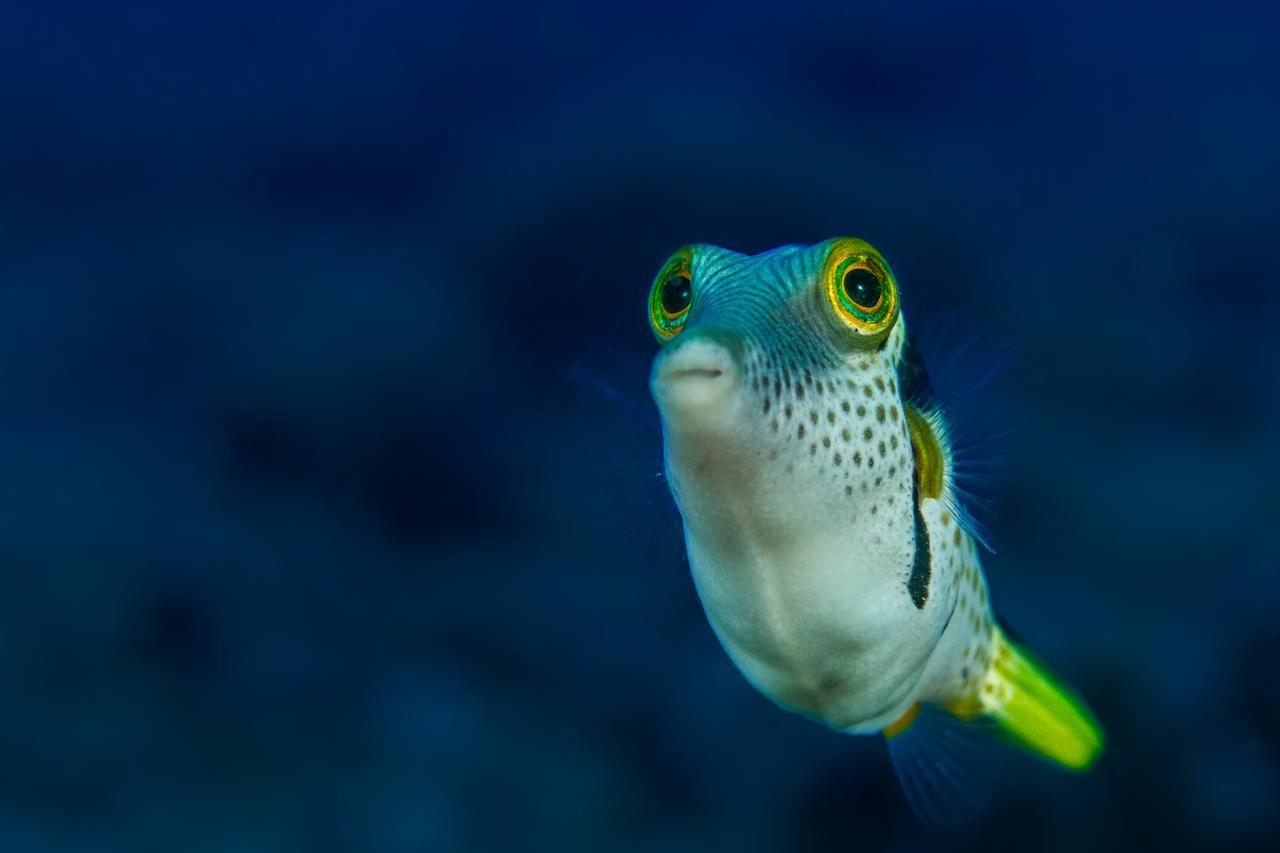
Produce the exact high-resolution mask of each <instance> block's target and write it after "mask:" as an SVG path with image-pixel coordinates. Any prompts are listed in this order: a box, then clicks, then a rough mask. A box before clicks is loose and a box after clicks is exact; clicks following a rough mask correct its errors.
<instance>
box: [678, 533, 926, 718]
mask: <svg viewBox="0 0 1280 853" xmlns="http://www.w3.org/2000/svg"><path fill="white" fill-rule="evenodd" d="M845 533H846V535H844V536H839V537H830V538H826V539H824V538H821V537H816V538H814V537H810V538H806V540H805V541H803V542H802V543H799V542H791V543H788V542H781V541H774V542H768V541H767V540H764V539H762V537H759V536H750V535H741V536H739V537H737V545H738V546H739V547H734V548H728V549H725V548H720V547H716V543H708V542H701V541H700V539H701V537H697V536H694V535H693V534H692V533H687V536H686V541H687V544H688V549H689V558H690V565H691V568H692V571H693V578H694V582H695V584H696V586H697V589H698V594H699V596H700V597H701V599H702V603H703V607H704V608H705V610H706V613H707V618H708V621H709V622H710V623H711V626H712V628H713V630H714V631H715V633H716V635H717V637H719V639H720V642H721V643H722V644H723V646H724V648H725V650H726V651H727V652H728V654H729V656H730V658H732V660H733V662H734V663H735V664H736V665H737V667H738V668H739V669H740V670H741V671H742V673H743V675H744V676H746V678H747V680H748V681H750V682H751V683H752V684H753V685H754V686H755V687H756V688H757V689H758V690H760V691H761V692H762V693H764V694H765V695H766V696H768V697H769V698H770V699H772V700H773V701H775V702H777V703H778V704H779V705H782V706H783V707H786V708H788V709H790V710H794V711H797V712H799V713H802V714H804V715H806V716H809V717H811V718H814V719H816V720H819V721H821V722H824V723H826V724H827V725H830V726H832V727H834V728H837V729H840V730H843V731H851V732H868V731H878V730H879V729H881V728H883V727H884V726H885V725H887V724H888V723H890V722H892V721H893V720H895V719H897V717H899V716H901V714H902V713H904V712H905V711H906V709H907V708H908V707H909V706H910V705H911V704H912V703H913V702H914V701H916V692H917V687H918V685H919V683H920V680H921V676H922V675H923V673H924V669H925V664H926V663H927V661H928V658H929V654H930V652H931V651H932V648H933V646H934V645H935V644H936V641H937V629H938V626H937V625H935V624H933V623H934V619H933V618H931V616H932V615H933V614H932V613H929V612H922V611H920V610H917V609H916V608H915V606H914V605H913V604H912V603H911V600H910V597H909V596H908V594H907V592H906V588H905V578H904V577H903V576H902V575H901V571H900V568H899V567H901V566H909V565H910V560H909V557H908V558H904V557H903V554H902V553H901V549H902V547H903V546H904V545H905V546H906V547H908V548H909V547H910V546H909V544H908V543H900V544H899V545H896V546H895V545H889V546H888V547H887V548H886V547H881V548H880V549H876V548H864V549H858V550H862V551H863V553H862V554H861V555H859V554H857V553H856V552H855V550H854V548H853V547H851V544H850V541H851V538H852V537H850V536H848V535H847V534H848V531H845ZM895 552H897V553H896V554H895ZM908 553H909V552H908Z"/></svg>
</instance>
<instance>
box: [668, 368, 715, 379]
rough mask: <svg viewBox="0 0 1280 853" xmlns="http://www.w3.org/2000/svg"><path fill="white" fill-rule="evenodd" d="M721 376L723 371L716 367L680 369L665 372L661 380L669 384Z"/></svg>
mask: <svg viewBox="0 0 1280 853" xmlns="http://www.w3.org/2000/svg"><path fill="white" fill-rule="evenodd" d="M723 375H724V371H723V370H721V369H720V368H718V367H682V368H680V369H678V370H669V371H667V372H666V373H664V374H663V375H662V378H663V379H664V380H666V381H668V382H671V381H678V380H681V379H718V378H719V377H721V376H723Z"/></svg>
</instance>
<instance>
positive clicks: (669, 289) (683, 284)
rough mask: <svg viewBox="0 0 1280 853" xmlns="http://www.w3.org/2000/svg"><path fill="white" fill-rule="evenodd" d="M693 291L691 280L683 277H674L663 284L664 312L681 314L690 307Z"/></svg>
mask: <svg viewBox="0 0 1280 853" xmlns="http://www.w3.org/2000/svg"><path fill="white" fill-rule="evenodd" d="M690 295H691V290H690V287H689V279H687V278H685V277H684V276H682V275H673V276H671V278H669V279H667V280H666V281H664V282H663V283H662V310H663V311H666V312H667V313H668V314H679V313H680V312H681V311H683V310H684V309H686V308H688V307H689V297H690Z"/></svg>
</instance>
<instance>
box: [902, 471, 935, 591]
mask: <svg viewBox="0 0 1280 853" xmlns="http://www.w3.org/2000/svg"><path fill="white" fill-rule="evenodd" d="M911 509H912V512H913V513H914V515H915V521H916V525H915V526H916V555H915V558H914V559H913V560H912V561H911V577H909V578H907V592H909V593H910V594H911V602H912V603H913V604H914V605H915V606H916V609H917V610H924V603H925V602H926V601H928V600H929V577H930V575H931V573H932V569H931V565H932V563H933V556H932V554H931V553H930V549H929V529H928V528H927V527H925V523H924V515H922V514H921V512H920V487H919V486H918V485H912V487H911Z"/></svg>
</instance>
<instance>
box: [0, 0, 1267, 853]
mask: <svg viewBox="0 0 1280 853" xmlns="http://www.w3.org/2000/svg"><path fill="white" fill-rule="evenodd" d="M1277 36H1280V27H1278V26H1277V14H1276V13H1275V12H1274V11H1265V10H1263V9H1262V6H1261V4H1253V3H1233V2H1226V3H1214V4H1190V3H1160V4H1155V3H1150V4H1132V5H1130V4H1123V5H1122V4H1115V3H1109V2H1108V3H1101V2H1089V1H1088V0H1087V1H1086V2H1073V3H1069V4H1058V5H1047V4H1037V3H1003V4H997V5H982V6H976V5H972V4H913V3H896V2H883V3H827V4H819V5H799V4H785V5H778V6H770V5H768V4H761V3H725V2H717V3H711V4H708V5H701V6H698V7H696V8H692V7H686V6H685V5H684V4H676V3H665V2H658V3H643V4H628V3H621V4H592V3H584V2H559V3H550V4H536V3H531V4H521V5H512V6H508V5H502V4H497V5H495V4H458V5H454V6H448V7H445V6H441V5H437V4H433V3H408V2H381V0H373V1H372V2H366V3H362V4H354V3H338V2H311V3H281V2H258V3H245V2H241V0H224V2H219V3H216V4H214V3H191V2H165V3H160V2H135V3H128V4H70V3H64V2H52V3H41V4H36V3H28V4H21V5H19V4H16V3H15V4H9V5H7V6H6V8H5V10H4V11H3V13H2V14H0V472H2V476H0V482H3V497H2V499H0V500H2V502H0V850H4V851H44V850H56V851H104V853H105V851H173V850H184V851H294V850H297V851H335V853H336V851H389V852H390V853H396V851H454V850H467V851H472V850H475V851H508V850H509V851H533V850H548V851H570V850H589V851H606V850H607V851H612V850H618V851H650V850H652V851H657V850H662V851H695V850H696V851H720V850H723V851H735V852H736V851H757V850H760V851H764V850H770V851H773V850H815V851H828V850H829V851H850V850H915V849H920V850H928V849H932V850H948V851H963V850H983V851H993V850H1004V849H1008V850H1031V849H1043V850H1061V851H1080V850H1093V851H1102V850H1133V849H1140V848H1148V849H1161V848H1163V849H1176V848H1181V847H1197V848H1210V847H1214V846H1218V845H1226V846H1230V847H1232V848H1234V849H1249V848H1252V849H1275V847H1274V845H1276V843H1277V840H1278V839H1280V809H1278V808H1277V805H1278V804H1280V684H1278V679H1280V627H1277V626H1278V625H1280V623H1278V621H1277V612H1278V611H1280V558H1278V557H1277V551H1276V542H1277V527H1278V524H1277V515H1278V511H1280V498H1278V497H1277V480H1278V475H1280V449H1278V448H1280V443H1278V441H1277V439H1278V438H1280V435H1278V431H1277V423H1278V420H1280V404H1278V403H1277V399H1278V392H1280V346H1278V344H1277V340H1278V338H1280V333H1278V331H1277V330H1278V323H1280V296H1278V293H1280V289H1278V288H1277V279H1278V275H1277V269H1280V261H1278V260H1277V245H1278V244H1280V241H1278V240H1277V227H1278V224H1280V156H1278V154H1277V152H1280V111H1278V108H1277V103H1278V102H1280V98H1278V95H1277V92H1278V91H1280V51H1277V50H1276V46H1275V45H1276V43H1277ZM837 234H854V235H859V236H862V237H865V238H867V239H869V240H871V241H872V242H874V243H875V244H876V245H877V246H878V247H879V248H881V249H882V250H883V251H884V253H885V254H886V256H887V257H888V258H889V259H890V261H891V263H892V264H893V265H894V268H895V271H896V272H897V274H898V277H899V279H900V280H901V282H902V287H903V289H904V293H905V297H904V298H905V300H906V310H907V312H908V316H910V317H911V318H913V322H914V321H915V318H920V320H919V322H921V323H923V322H925V318H927V317H929V316H930V315H934V314H937V313H940V312H947V311H957V312H960V313H961V314H963V315H965V316H967V317H971V318H973V320H974V322H975V323H976V324H978V325H980V326H981V327H983V328H986V329H988V330H989V331H990V336H991V338H992V339H1003V338H1007V337H1013V338H1017V339H1018V340H1019V341H1021V352H1020V355H1019V357H1018V359H1017V360H1016V361H1015V362H1014V364H1013V366H1012V368H1011V370H1010V372H1009V374H1008V376H1007V380H1008V388H1009V398H1010V401H1011V404H1010V405H1011V411H1010V413H1009V417H1010V419H1011V422H1012V423H1013V424H1014V425H1015V426H1016V432H1015V434H1014V437H1013V439H1012V458H1011V461H1010V463H1009V465H1008V472H1007V473H1008V480H1007V486H1006V489H1005V492H1004V498H1005V500H1004V509H1003V511H1002V513H1001V515H1000V519H999V522H998V524H997V528H996V532H997V539H998V540H999V542H1000V551H999V554H998V555H997V556H995V557H993V558H991V559H990V560H989V561H988V573H989V576H990V578H991V581H992V586H993V595H994V598H995V601H996V605H997V607H998V609H999V610H1000V611H1001V613H1002V614H1004V616H1005V618H1006V619H1007V620H1008V622H1009V624H1011V625H1012V626H1014V628H1015V629H1016V630H1017V632H1018V633H1019V635H1020V636H1022V637H1023V638H1024V639H1025V641H1026V642H1027V644H1028V645H1029V646H1031V647H1033V648H1034V649H1036V650H1037V651H1038V653H1039V654H1040V655H1041V657H1043V658H1044V659H1045V660H1046V661H1047V662H1049V663H1050V664H1051V665H1052V666H1053V667H1055V668H1056V669H1057V670H1058V671H1059V672H1061V673H1062V674H1063V675H1064V676H1065V677H1066V678H1067V679H1068V680H1070V681H1071V682H1072V683H1073V684H1075V685H1076V686H1077V687H1078V689H1079V690H1080V691H1081V692H1082V694H1083V695H1084V696H1086V697H1087V698H1088V699H1089V701H1090V702H1091V704H1092V705H1093V706H1094V708H1095V709H1096V711H1097V713H1098V715H1099V717H1100V718H1101V719H1102V721H1103V722H1104V724H1105V726H1106V728H1107V731H1108V734H1109V738H1110V742H1109V750H1108V752H1107V754H1106V756H1105V758H1104V759H1103V761H1102V762H1101V763H1100V764H1099V765H1098V767H1097V769H1096V770H1095V771H1094V772H1093V773H1092V774H1090V775H1088V776H1083V777H1075V776H1070V775H1067V774H1064V773H1060V772H1058V771H1056V770H1054V769H1053V768H1050V767H1048V766H1046V765H1044V764H1041V763H1039V762H1036V761H1034V760H1032V759H1029V758H1024V757H1021V756H1018V755H1014V754H1009V755H1008V756H1007V758H1006V759H1005V760H1004V762H1003V763H1004V765H1005V766H1004V781H1003V782H1002V784H1001V786H1000V788H999V789H998V790H997V793H996V796H995V800H994V802H993V804H992V807H991V808H990V810H989V811H988V812H987V813H986V814H985V816H984V817H983V818H982V819H981V820H980V821H978V822H977V823H976V824H974V825H973V826H970V827H966V828H963V829H961V830H957V831H952V832H934V831H928V830H924V829H921V828H920V827H919V826H918V825H917V824H916V823H915V822H914V820H913V818H912V816H911V815H910V813H909V812H908V810H907V808H906V806H905V805H904V803H903V801H902V798H901V797H900V795H899V793H898V791H897V790H896V787H895V783H894V781H893V778H892V770H891V768H890V765H889V762H888V759H887V757H886V755H885V753H884V750H883V746H882V744H881V743H880V742H878V741H877V740H876V739H874V738H849V737H843V736H840V735H837V734H835V733H831V732H828V731H826V730H824V729H822V728H820V727H819V726H816V725H814V724H813V723H810V722H807V721H805V720H803V719H801V718H799V717H795V716H792V715H789V714H786V713H784V712H782V711H780V710H778V709H777V708H775V707H774V706H772V705H771V704H770V703H769V702H768V701H767V700H765V699H764V698H762V697H761V696H759V695H758V694H756V693H755V692H754V691H753V690H752V689H751V688H750V687H749V686H748V685H747V684H746V683H745V682H744V681H743V679H742V678H741V677H740V676H739V675H738V673H737V672H736V671H735V670H734V669H733V668H732V666H731V664H730V663H729V661H728V659H727V658H726V657H725V655H724V654H723V652H722V651H721V650H720V648H719V647H718V645H717V644H716V641H715V639H714V637H713V636H712V634H711V632H710V630H709V629H708V627H707V625H706V623H705V619H704V617H703V615H702V613H701V609H700V606H699V604H698V601H697V598H696V596H695V594H694V591H693V587H692V584H691V583H690V580H689V577H688V570H687V567H686V566H685V564H684V563H683V556H682V550H681V548H682V546H681V543H680V539H679V527H678V519H677V517H676V516H675V515H674V511H673V509H672V507H671V505H670V502H669V500H667V499H666V498H665V495H664V492H663V490H662V489H663V486H662V484H661V482H660V481H658V480H657V479H656V477H655V471H656V468H655V465H656V462H657V460H658V445H657V437H656V436H655V435H654V434H653V433H652V432H651V431H650V430H649V429H648V428H647V427H646V426H645V425H644V424H643V423H642V422H641V420H640V419H637V418H632V417H631V416H629V415H628V414H627V411H626V409H627V407H626V406H625V405H617V404H615V403H611V402H609V401H608V400H604V399H601V398H600V397H599V396H598V395H595V394H592V393H591V392H590V391H589V390H585V389H584V387H583V383H582V382H575V381H574V380H573V378H572V376H571V367H572V366H573V365H575V364H576V365H585V366H586V367H587V368H588V369H589V370H590V371H591V373H592V374H593V375H597V376H600V377H602V378H604V379H605V380H606V381H607V382H609V383H610V384H611V385H613V386H615V387H617V388H618V389H619V390H620V391H621V393H623V394H624V395H626V396H627V397H628V398H629V399H630V400H632V401H634V402H635V403H636V404H638V405H639V406H640V407H642V408H644V407H647V406H648V402H647V397H646V391H645V386H644V381H645V374H646V371H647V369H648V361H649V359H650V358H651V357H652V353H653V350H654V344H653V342H652V339H651V337H650V335H649V332H648V329H647V327H646V325H645V312H644V298H645V291H646V288H647V286H648V284H649V280H650V277H651V276H652V275H653V273H654V272H655V270H656V269H657V268H658V266H659V265H660V264H661V263H662V261H663V260H664V259H665V257H666V256H667V254H668V253H669V252H670V251H671V250H672V249H673V248H675V247H676V246H679V245H682V244H685V243H688V242H694V241H703V242H712V243H718V244H722V245H725V246H728V247H731V248H734V249H738V250H740V251H759V250H763V249H766V248H770V247H772V246H774V245H777V244H781V243H787V242H815V241H818V240H821V239H824V238H827V237H829V236H833V235H837Z"/></svg>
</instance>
